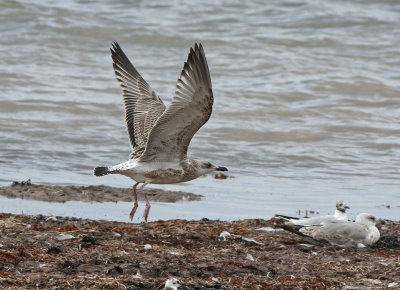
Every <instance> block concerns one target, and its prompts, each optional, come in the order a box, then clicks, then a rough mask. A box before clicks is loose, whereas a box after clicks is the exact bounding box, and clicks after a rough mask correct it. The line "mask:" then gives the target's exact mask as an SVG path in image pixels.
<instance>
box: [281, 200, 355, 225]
mask: <svg viewBox="0 0 400 290" xmlns="http://www.w3.org/2000/svg"><path fill="white" fill-rule="evenodd" d="M349 208H350V207H349V206H348V205H347V204H346V203H345V202H344V201H338V202H337V203H336V208H335V213H334V214H333V215H323V216H314V217H308V218H307V217H305V218H300V219H299V218H295V217H288V216H283V215H276V217H280V218H284V219H285V221H286V224H287V225H288V224H293V225H297V226H312V225H319V224H321V223H322V222H327V221H335V220H342V221H347V220H348V218H347V213H346V210H347V209H349Z"/></svg>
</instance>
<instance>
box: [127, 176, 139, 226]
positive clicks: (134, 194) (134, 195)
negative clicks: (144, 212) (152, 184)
mask: <svg viewBox="0 0 400 290" xmlns="http://www.w3.org/2000/svg"><path fill="white" fill-rule="evenodd" d="M138 185H139V182H137V183H136V184H135V185H134V186H133V199H134V200H135V203H134V205H133V208H132V210H131V213H130V214H129V217H130V218H131V220H133V216H134V215H135V212H136V210H137V208H138V202H137V194H136V187H137V186H138Z"/></svg>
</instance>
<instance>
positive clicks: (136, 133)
mask: <svg viewBox="0 0 400 290" xmlns="http://www.w3.org/2000/svg"><path fill="white" fill-rule="evenodd" d="M111 54H112V59H113V62H114V63H113V67H114V70H115V75H116V77H117V80H118V82H119V83H120V85H121V87H122V91H123V98H124V105H125V119H126V126H127V129H128V134H129V140H130V143H131V147H132V152H131V154H130V156H129V160H128V161H127V162H123V163H121V164H118V165H115V166H103V167H96V168H95V170H94V174H95V175H96V176H103V175H107V174H122V175H126V176H128V177H130V178H132V179H133V180H135V181H136V182H137V183H136V184H135V185H134V186H133V193H134V198H135V206H134V207H133V209H132V211H131V214H130V217H131V219H132V218H133V215H134V214H135V211H136V209H137V206H138V204H137V195H136V187H137V186H138V184H139V183H143V185H142V186H141V187H140V189H143V187H144V186H145V185H146V184H148V183H158V184H162V183H179V182H185V181H189V180H192V179H195V178H197V177H199V176H201V175H203V174H205V173H208V172H211V171H214V170H219V171H226V170H227V169H226V168H225V167H218V166H215V165H212V164H211V163H209V162H207V161H203V160H199V159H193V158H188V157H187V150H188V147H189V144H190V140H191V139H192V137H193V136H194V134H195V133H196V132H197V131H198V130H199V129H200V128H201V127H202V126H203V125H204V124H205V123H206V122H207V121H208V119H209V118H210V116H211V112H212V105H213V101H214V99H213V93H212V86H211V77H210V72H209V70H208V64H207V60H206V57H205V54H204V50H203V47H202V45H201V44H200V45H197V44H195V46H194V49H193V48H191V49H190V53H189V55H188V59H187V61H186V62H185V64H184V66H183V70H182V72H181V75H180V78H179V79H178V82H177V85H176V90H175V95H174V97H173V99H172V102H171V104H170V106H169V107H168V108H166V107H165V105H164V104H163V102H162V101H161V99H160V98H159V97H158V96H157V94H156V93H155V92H154V91H153V89H152V88H151V87H150V86H149V84H148V83H147V82H146V81H145V80H144V79H143V78H142V77H141V75H140V74H139V73H138V71H137V70H136V69H135V67H134V66H133V65H132V64H131V62H130V61H129V59H128V58H127V57H126V55H125V53H124V52H123V51H122V49H121V47H120V46H119V45H118V43H116V42H114V43H113V46H112V48H111ZM145 198H146V209H145V212H144V215H143V217H144V218H145V220H147V216H148V212H149V209H150V204H149V202H148V201H147V197H146V196H145Z"/></svg>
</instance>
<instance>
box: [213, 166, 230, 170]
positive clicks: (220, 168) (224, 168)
mask: <svg viewBox="0 0 400 290" xmlns="http://www.w3.org/2000/svg"><path fill="white" fill-rule="evenodd" d="M215 170H216V171H228V168H226V167H222V166H219V167H217V168H216V169H215Z"/></svg>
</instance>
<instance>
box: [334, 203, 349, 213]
mask: <svg viewBox="0 0 400 290" xmlns="http://www.w3.org/2000/svg"><path fill="white" fill-rule="evenodd" d="M349 208H350V207H349V206H348V205H347V204H346V203H345V202H344V201H338V202H337V203H336V209H337V210H338V211H341V212H346V209H349Z"/></svg>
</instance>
